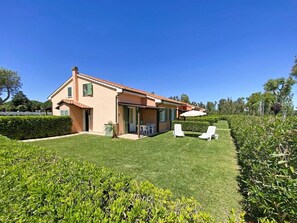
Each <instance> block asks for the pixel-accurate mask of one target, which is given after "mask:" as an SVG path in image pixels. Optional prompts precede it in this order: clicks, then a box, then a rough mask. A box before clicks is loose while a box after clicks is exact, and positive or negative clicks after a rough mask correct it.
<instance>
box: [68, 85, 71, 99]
mask: <svg viewBox="0 0 297 223" xmlns="http://www.w3.org/2000/svg"><path fill="white" fill-rule="evenodd" d="M71 97H72V87H68V98H71Z"/></svg>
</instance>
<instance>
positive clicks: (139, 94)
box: [49, 67, 183, 135]
mask: <svg viewBox="0 0 297 223" xmlns="http://www.w3.org/2000/svg"><path fill="white" fill-rule="evenodd" d="M49 99H50V100H51V101H52V104H53V115H70V116H71V118H72V121H73V126H72V131H73V132H81V131H91V132H96V133H101V134H104V131H105V125H106V124H108V123H109V122H112V123H114V124H116V125H117V131H118V132H117V133H118V134H119V135H121V134H125V133H139V134H140V131H141V126H144V125H150V126H153V127H154V128H153V131H154V133H158V132H165V131H168V130H169V129H170V123H171V120H173V119H175V118H176V115H177V108H178V106H181V105H182V104H183V103H182V102H179V101H175V100H172V99H169V98H166V97H162V96H159V95H156V94H152V93H148V92H145V91H142V90H138V89H134V88H131V87H127V86H124V85H121V84H117V83H113V82H110V81H106V80H102V79H100V78H95V77H91V76H88V75H86V74H82V73H79V72H78V68H77V67H74V68H73V69H72V76H71V77H70V78H69V79H68V80H67V81H66V82H65V83H63V84H62V85H61V86H60V87H59V88H58V89H57V90H55V91H54V92H53V93H52V94H51V95H50V96H49ZM138 130H139V131H138Z"/></svg>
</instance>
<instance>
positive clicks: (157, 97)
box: [78, 73, 184, 105]
mask: <svg viewBox="0 0 297 223" xmlns="http://www.w3.org/2000/svg"><path fill="white" fill-rule="evenodd" d="M78 76H80V77H85V78H87V79H90V80H93V81H97V82H101V83H104V84H107V85H110V86H113V87H116V88H120V89H123V90H126V91H131V92H135V93H138V94H143V95H147V96H149V97H152V98H155V99H159V100H163V101H166V102H171V103H175V104H180V105H182V104H184V103H183V102H180V101H176V100H173V99H170V98H166V97H163V96H160V95H156V94H152V93H149V92H146V91H143V90H139V89H136V88H132V87H128V86H125V85H122V84H118V83H115V82H111V81H107V80H104V79H101V78H97V77H92V76H89V75H87V74H82V73H79V74H78Z"/></svg>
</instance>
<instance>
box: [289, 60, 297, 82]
mask: <svg viewBox="0 0 297 223" xmlns="http://www.w3.org/2000/svg"><path fill="white" fill-rule="evenodd" d="M290 75H291V76H293V77H295V78H297V57H295V64H294V65H293V67H292V69H291V74H290Z"/></svg>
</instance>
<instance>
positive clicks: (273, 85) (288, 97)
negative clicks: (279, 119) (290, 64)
mask: <svg viewBox="0 0 297 223" xmlns="http://www.w3.org/2000/svg"><path fill="white" fill-rule="evenodd" d="M295 83H296V81H295V80H294V79H293V77H292V76H289V77H288V78H284V77H282V78H277V79H270V80H268V81H267V82H266V83H265V84H264V90H265V91H266V92H269V93H271V94H273V95H274V97H275V103H278V104H280V106H277V107H278V108H281V109H283V110H284V112H285V113H288V112H292V110H293V102H292V98H293V93H292V87H293V85H294V84H295Z"/></svg>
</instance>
